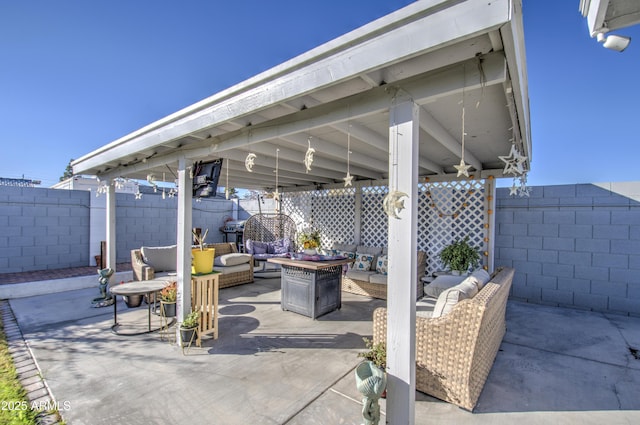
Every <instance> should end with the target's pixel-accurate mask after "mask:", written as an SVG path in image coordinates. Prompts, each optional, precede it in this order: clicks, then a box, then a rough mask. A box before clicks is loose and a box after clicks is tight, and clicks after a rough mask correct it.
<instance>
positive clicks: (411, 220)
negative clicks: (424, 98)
mask: <svg viewBox="0 0 640 425" xmlns="http://www.w3.org/2000/svg"><path fill="white" fill-rule="evenodd" d="M418 137H419V108H418V106H417V105H416V104H415V103H414V102H413V101H412V100H399V101H398V103H396V104H394V105H393V106H392V107H391V110H390V111H389V192H390V193H393V191H398V192H404V193H406V194H407V195H408V198H402V199H403V200H404V206H405V209H403V210H401V211H400V212H399V213H398V216H399V217H400V219H397V218H394V217H389V281H390V282H393V285H389V294H388V300H387V308H388V315H389V316H388V318H387V368H388V394H389V396H388V398H387V423H390V424H402V425H413V424H414V423H415V391H416V384H415V369H416V355H415V352H416V285H417V282H416V279H417V276H416V265H417V245H418V243H417V229H418V226H417V221H418V142H419V140H418Z"/></svg>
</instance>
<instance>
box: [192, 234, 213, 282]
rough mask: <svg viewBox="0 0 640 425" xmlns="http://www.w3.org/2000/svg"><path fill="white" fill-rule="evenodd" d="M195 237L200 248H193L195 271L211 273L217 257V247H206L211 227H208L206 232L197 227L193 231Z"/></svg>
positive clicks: (196, 272)
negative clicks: (214, 259)
mask: <svg viewBox="0 0 640 425" xmlns="http://www.w3.org/2000/svg"><path fill="white" fill-rule="evenodd" d="M191 232H192V233H193V238H194V240H195V241H196V244H197V245H198V248H194V249H192V250H191V255H192V256H193V273H194V274H202V273H211V272H212V271H213V258H214V257H215V253H216V250H215V248H205V244H204V241H205V239H206V238H207V234H209V229H206V230H205V231H204V233H200V232H199V231H197V230H196V229H193V230H192V231H191Z"/></svg>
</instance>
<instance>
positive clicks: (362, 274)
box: [346, 269, 375, 282]
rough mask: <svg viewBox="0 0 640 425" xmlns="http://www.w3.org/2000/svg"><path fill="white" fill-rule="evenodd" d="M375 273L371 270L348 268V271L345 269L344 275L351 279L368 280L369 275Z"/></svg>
mask: <svg viewBox="0 0 640 425" xmlns="http://www.w3.org/2000/svg"><path fill="white" fill-rule="evenodd" d="M372 274H375V272H372V271H360V270H355V269H349V271H347V274H346V276H347V277H348V278H349V279H353V280H364V281H365V282H369V277H370V276H371V275H372Z"/></svg>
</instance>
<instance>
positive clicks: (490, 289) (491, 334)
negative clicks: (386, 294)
mask: <svg viewBox="0 0 640 425" xmlns="http://www.w3.org/2000/svg"><path fill="white" fill-rule="evenodd" d="M513 274H514V269H512V268H502V269H500V270H499V271H498V273H497V274H495V275H494V276H493V277H492V278H491V280H490V281H489V282H488V283H487V284H486V285H484V286H483V287H482V289H481V290H480V291H479V292H478V293H477V295H475V296H473V298H470V299H463V300H461V301H458V302H457V303H456V304H455V305H454V306H453V307H452V308H451V311H449V312H448V313H446V314H444V315H442V316H440V317H437V318H426V317H417V318H416V389H417V390H418V391H421V392H423V393H427V394H430V395H432V396H434V397H437V398H439V399H441V400H445V401H448V402H450V403H453V404H456V405H458V406H460V407H462V408H464V409H467V410H469V411H472V410H473V408H474V407H475V405H476V403H477V401H478V397H480V393H481V392H482V388H483V387H484V384H485V382H486V380H487V376H488V375H489V372H490V371H491V367H492V366H493V362H494V360H495V357H496V354H497V353H498V349H499V347H500V344H501V342H502V338H503V336H504V334H505V330H506V323H505V310H506V305H507V298H508V296H509V289H510V287H511V281H512V280H513ZM386 337H387V310H386V309H385V308H378V309H376V310H375V311H374V313H373V341H374V343H378V342H381V341H386Z"/></svg>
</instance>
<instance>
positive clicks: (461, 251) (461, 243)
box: [439, 236, 480, 274]
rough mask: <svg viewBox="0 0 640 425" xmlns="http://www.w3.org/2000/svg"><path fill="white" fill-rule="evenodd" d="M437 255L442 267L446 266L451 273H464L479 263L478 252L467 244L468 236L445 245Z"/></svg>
mask: <svg viewBox="0 0 640 425" xmlns="http://www.w3.org/2000/svg"><path fill="white" fill-rule="evenodd" d="M439 256H440V260H441V261H442V264H443V265H444V267H448V268H449V269H450V270H451V272H452V273H453V274H466V273H468V272H469V269H470V268H472V267H478V264H479V263H480V254H479V253H478V250H477V249H476V248H474V247H472V246H471V245H470V244H469V236H466V237H465V238H464V239H462V240H457V241H454V242H453V243H451V244H449V245H447V246H446V247H445V248H444V249H443V250H442V251H440V254H439Z"/></svg>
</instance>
